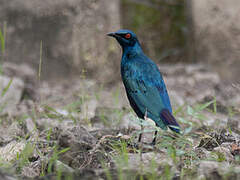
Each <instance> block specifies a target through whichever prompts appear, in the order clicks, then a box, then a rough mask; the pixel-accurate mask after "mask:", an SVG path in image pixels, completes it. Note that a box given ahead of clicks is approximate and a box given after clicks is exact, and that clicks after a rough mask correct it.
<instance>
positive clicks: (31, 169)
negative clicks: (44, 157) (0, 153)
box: [22, 160, 43, 178]
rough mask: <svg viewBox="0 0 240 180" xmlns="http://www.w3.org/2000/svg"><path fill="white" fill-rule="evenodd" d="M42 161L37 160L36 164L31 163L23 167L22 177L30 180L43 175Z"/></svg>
mask: <svg viewBox="0 0 240 180" xmlns="http://www.w3.org/2000/svg"><path fill="white" fill-rule="evenodd" d="M42 163H43V162H42V161H40V160H37V161H34V162H31V163H30V164H28V165H27V166H23V168H22V176H24V177H28V178H36V177H38V176H40V175H41V171H42V168H43V165H42Z"/></svg>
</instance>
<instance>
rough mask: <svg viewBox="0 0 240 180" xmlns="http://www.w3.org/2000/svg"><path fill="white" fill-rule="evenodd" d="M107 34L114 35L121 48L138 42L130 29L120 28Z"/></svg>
mask: <svg viewBox="0 0 240 180" xmlns="http://www.w3.org/2000/svg"><path fill="white" fill-rule="evenodd" d="M107 35H108V36H111V37H114V38H115V39H116V40H117V41H118V43H119V44H120V45H121V46H122V48H127V47H133V46H134V45H135V44H136V43H138V44H139V42H138V39H137V36H136V34H134V33H133V32H132V31H130V30H126V29H120V30H118V31H116V32H111V33H108V34H107Z"/></svg>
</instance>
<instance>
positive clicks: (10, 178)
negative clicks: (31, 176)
mask: <svg viewBox="0 0 240 180" xmlns="http://www.w3.org/2000/svg"><path fill="white" fill-rule="evenodd" d="M0 177H1V179H2V180H18V179H19V178H17V177H16V176H14V175H13V174H12V173H11V174H10V172H5V171H4V170H1V169H0Z"/></svg>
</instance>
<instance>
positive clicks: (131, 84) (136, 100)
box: [107, 30, 180, 144]
mask: <svg viewBox="0 0 240 180" xmlns="http://www.w3.org/2000/svg"><path fill="white" fill-rule="evenodd" d="M107 35H108V36H111V37H114V38H115V39H116V40H117V41H118V43H119V44H120V45H121V47H122V61H121V76H122V81H123V84H124V86H125V90H126V93H127V97H128V100H129V102H130V105H131V107H132V108H133V110H134V111H135V113H136V114H137V116H138V117H139V118H141V119H144V118H146V117H148V118H150V119H152V120H153V121H154V122H155V124H156V126H158V127H160V128H162V129H165V130H166V129H167V127H168V128H170V129H171V130H172V131H174V132H177V133H179V132H180V127H179V124H178V123H177V121H176V119H175V118H174V116H173V115H172V107H171V103H170V100H169V96H168V92H167V88H166V86H165V83H164V80H163V78H162V75H161V73H160V71H159V69H158V67H157V65H156V64H155V63H154V62H153V61H152V60H151V59H150V58H149V57H147V56H146V55H145V54H144V52H143V50H142V48H141V45H140V43H139V41H138V39H137V36H136V35H135V34H134V33H133V32H132V31H130V30H118V31H117V32H113V33H108V34H107ZM156 135H157V131H155V136H154V139H153V142H152V144H155V142H156ZM141 137H142V134H140V135H139V139H138V140H139V142H140V141H141Z"/></svg>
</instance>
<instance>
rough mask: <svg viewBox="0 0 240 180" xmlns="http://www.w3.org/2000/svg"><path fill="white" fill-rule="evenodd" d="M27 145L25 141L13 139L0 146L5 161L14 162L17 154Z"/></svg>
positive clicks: (0, 153) (0, 154)
mask: <svg viewBox="0 0 240 180" xmlns="http://www.w3.org/2000/svg"><path fill="white" fill-rule="evenodd" d="M25 146H26V142H25V141H19V142H17V141H12V142H10V143H9V144H7V145H6V146H4V147H1V148H0V156H1V159H2V160H3V161H5V162H12V161H14V160H16V159H17V155H18V154H21V152H22V151H23V150H24V148H25Z"/></svg>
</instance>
